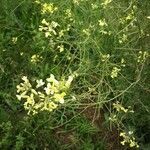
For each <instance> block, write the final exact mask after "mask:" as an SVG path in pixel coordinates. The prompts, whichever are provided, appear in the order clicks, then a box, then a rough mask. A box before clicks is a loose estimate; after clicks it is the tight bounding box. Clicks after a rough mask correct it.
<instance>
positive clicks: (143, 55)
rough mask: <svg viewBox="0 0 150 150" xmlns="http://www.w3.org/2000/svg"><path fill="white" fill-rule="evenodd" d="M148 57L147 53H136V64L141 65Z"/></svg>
mask: <svg viewBox="0 0 150 150" xmlns="http://www.w3.org/2000/svg"><path fill="white" fill-rule="evenodd" d="M148 56H149V54H148V52H147V51H143V52H142V51H139V53H138V60H137V62H138V63H140V62H141V63H143V62H144V61H145V60H146V58H147V57H148Z"/></svg>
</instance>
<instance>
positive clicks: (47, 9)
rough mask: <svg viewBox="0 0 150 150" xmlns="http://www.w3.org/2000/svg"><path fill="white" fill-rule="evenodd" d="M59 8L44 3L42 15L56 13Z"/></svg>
mask: <svg viewBox="0 0 150 150" xmlns="http://www.w3.org/2000/svg"><path fill="white" fill-rule="evenodd" d="M57 9H58V8H57V7H55V6H54V4H53V3H49V4H48V3H44V4H42V10H41V11H42V14H45V13H51V14H52V13H54V11H56V10H57Z"/></svg>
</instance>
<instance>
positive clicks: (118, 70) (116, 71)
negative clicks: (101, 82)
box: [110, 67, 121, 78]
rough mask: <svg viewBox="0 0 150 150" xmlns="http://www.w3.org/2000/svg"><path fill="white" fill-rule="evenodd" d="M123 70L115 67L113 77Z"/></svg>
mask: <svg viewBox="0 0 150 150" xmlns="http://www.w3.org/2000/svg"><path fill="white" fill-rule="evenodd" d="M120 71H121V69H119V68H117V67H113V69H112V72H111V75H110V76H111V78H116V77H117V76H118V73H119V72H120Z"/></svg>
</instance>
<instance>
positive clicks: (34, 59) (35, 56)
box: [31, 54, 42, 64]
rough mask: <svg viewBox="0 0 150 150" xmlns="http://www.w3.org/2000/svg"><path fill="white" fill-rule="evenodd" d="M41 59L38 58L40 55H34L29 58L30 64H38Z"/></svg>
mask: <svg viewBox="0 0 150 150" xmlns="http://www.w3.org/2000/svg"><path fill="white" fill-rule="evenodd" d="M41 59H42V56H40V55H36V54H34V55H32V56H31V62H32V63H34V64H36V63H38V62H40V60H41Z"/></svg>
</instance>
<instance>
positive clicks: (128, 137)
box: [120, 131, 139, 148]
mask: <svg viewBox="0 0 150 150" xmlns="http://www.w3.org/2000/svg"><path fill="white" fill-rule="evenodd" d="M120 136H121V137H122V138H123V141H121V144H122V145H125V143H128V144H129V146H130V147H136V148H139V145H138V143H137V142H136V141H135V138H134V137H133V132H132V131H129V132H128V133H126V132H121V133H120Z"/></svg>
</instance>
